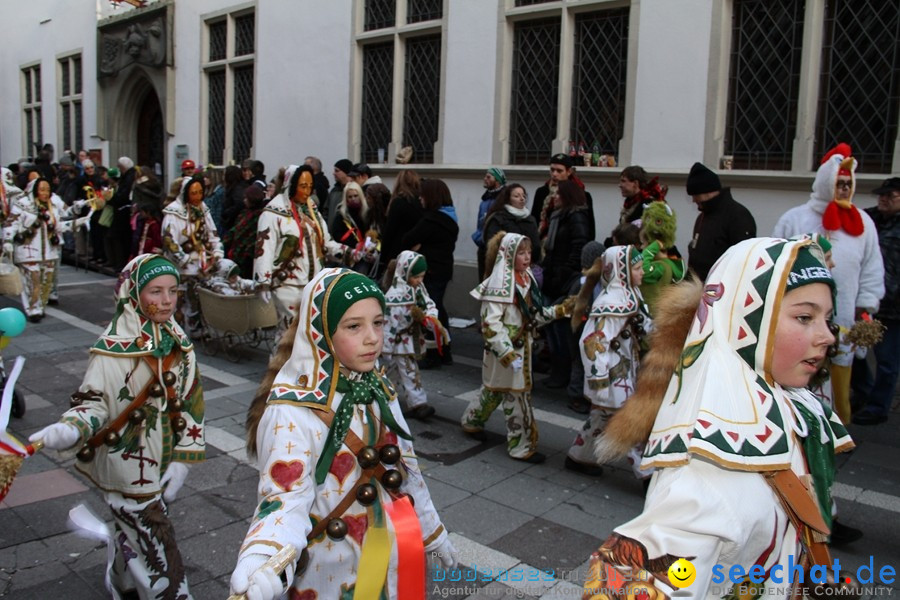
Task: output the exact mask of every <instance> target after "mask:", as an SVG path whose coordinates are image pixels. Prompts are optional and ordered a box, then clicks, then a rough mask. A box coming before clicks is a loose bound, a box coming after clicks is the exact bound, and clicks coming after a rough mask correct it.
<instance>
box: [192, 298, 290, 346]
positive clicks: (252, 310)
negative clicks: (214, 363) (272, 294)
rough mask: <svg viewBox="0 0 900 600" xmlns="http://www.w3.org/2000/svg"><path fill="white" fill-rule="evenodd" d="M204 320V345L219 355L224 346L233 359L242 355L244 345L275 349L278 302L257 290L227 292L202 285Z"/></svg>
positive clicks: (202, 319)
mask: <svg viewBox="0 0 900 600" xmlns="http://www.w3.org/2000/svg"><path fill="white" fill-rule="evenodd" d="M197 295H198V297H199V298H200V321H201V323H202V324H203V328H204V330H205V332H204V335H203V349H204V350H205V351H206V352H208V353H209V354H212V355H215V354H216V353H218V351H219V350H220V349H222V350H223V351H224V353H225V357H226V358H228V360H231V361H233V362H238V361H240V359H241V346H245V345H246V346H251V347H253V348H256V347H258V346H259V345H260V344H265V345H266V348H267V349H268V350H269V351H271V349H272V344H273V343H274V341H275V329H276V327H277V325H278V313H277V312H276V311H275V305H274V304H272V303H269V304H266V303H265V302H263V301H262V300H261V299H260V298H259V297H258V296H256V295H255V294H242V295H238V296H226V295H224V294H217V293H216V292H214V291H212V290H208V289H206V288H202V287H198V288H197Z"/></svg>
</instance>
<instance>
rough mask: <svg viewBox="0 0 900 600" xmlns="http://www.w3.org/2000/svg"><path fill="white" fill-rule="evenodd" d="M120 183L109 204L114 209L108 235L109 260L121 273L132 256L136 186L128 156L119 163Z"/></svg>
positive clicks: (120, 159) (132, 165)
mask: <svg viewBox="0 0 900 600" xmlns="http://www.w3.org/2000/svg"><path fill="white" fill-rule="evenodd" d="M117 166H118V168H119V172H120V173H121V175H120V176H119V183H118V185H117V186H116V191H115V193H114V194H113V196H112V198H110V200H109V204H110V205H112V207H113V211H114V212H113V217H112V223H111V224H110V226H109V231H107V233H106V239H107V252H106V255H107V259H108V261H109V264H110V266H111V267H112V268H113V269H114V270H115V271H121V270H122V267H124V266H125V263H126V262H128V256H129V254H131V188H132V187H133V186H134V180H135V175H136V172H135V168H134V161H133V160H131V158H129V157H127V156H123V157H121V158H119V161H118V163H117Z"/></svg>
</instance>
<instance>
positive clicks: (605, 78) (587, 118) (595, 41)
mask: <svg viewBox="0 0 900 600" xmlns="http://www.w3.org/2000/svg"><path fill="white" fill-rule="evenodd" d="M627 65H628V9H627V8H622V9H616V10H606V11H602V12H595V13H586V14H580V15H578V16H577V17H576V19H575V65H574V72H573V77H572V124H571V128H570V134H569V139H570V140H573V141H579V142H584V143H585V146H586V148H587V149H588V150H591V149H593V146H594V142H596V143H597V146H598V149H599V151H600V152H601V153H603V154H612V155H617V154H618V148H619V140H621V139H622V135H623V130H624V127H625V77H626V67H627Z"/></svg>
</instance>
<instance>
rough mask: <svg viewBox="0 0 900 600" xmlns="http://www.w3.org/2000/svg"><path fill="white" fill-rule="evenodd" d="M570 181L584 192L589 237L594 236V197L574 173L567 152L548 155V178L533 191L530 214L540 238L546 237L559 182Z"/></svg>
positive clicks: (570, 158)
mask: <svg viewBox="0 0 900 600" xmlns="http://www.w3.org/2000/svg"><path fill="white" fill-rule="evenodd" d="M563 181H571V182H573V183H574V184H575V185H577V186H578V187H579V188H581V190H582V192H584V207H585V209H586V210H587V215H588V227H589V229H588V236H589V239H594V238H595V237H596V231H595V225H594V206H593V205H594V199H593V198H592V197H591V195H590V193H588V191H587V190H585V188H584V182H583V181H581V180H580V179H578V176H577V175H576V174H575V167H574V166H573V162H572V157H571V156H569V155H568V154H554V155H553V156H551V157H550V179H548V180H547V182H546V183H544V185H542V186H541V187H539V188H538V189H537V191H536V192H535V193H534V204H532V205H531V216H533V217H534V220H535V221H536V222H537V224H538V229H539V230H540V232H541V239H542V240H543V239H545V238H546V237H547V228H548V227H549V224H550V214H551V213H552V212H553V209H552V208H551V204H552V201H553V198H554V196H556V191H557V189H558V188H559V184H560V182H563Z"/></svg>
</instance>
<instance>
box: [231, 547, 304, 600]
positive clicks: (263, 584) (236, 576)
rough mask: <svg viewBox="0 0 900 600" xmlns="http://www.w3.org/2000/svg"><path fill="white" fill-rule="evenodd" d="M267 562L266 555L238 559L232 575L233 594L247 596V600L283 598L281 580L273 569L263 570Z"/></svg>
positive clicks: (266, 568) (252, 555)
mask: <svg viewBox="0 0 900 600" xmlns="http://www.w3.org/2000/svg"><path fill="white" fill-rule="evenodd" d="M267 560H269V557H268V556H266V555H265V554H248V555H247V556H244V557H242V558H240V559H238V564H237V566H236V567H235V568H234V573H232V574H231V593H232V594H247V600H275V599H276V598H279V597H281V594H282V592H283V591H284V586H283V585H282V583H281V578H280V577H279V576H278V575H277V574H276V573H275V571H274V570H273V569H272V568H271V567H265V568H263V564H264V563H265V562H266V561H267ZM288 581H290V579H289V580H288Z"/></svg>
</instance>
